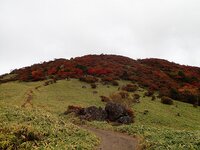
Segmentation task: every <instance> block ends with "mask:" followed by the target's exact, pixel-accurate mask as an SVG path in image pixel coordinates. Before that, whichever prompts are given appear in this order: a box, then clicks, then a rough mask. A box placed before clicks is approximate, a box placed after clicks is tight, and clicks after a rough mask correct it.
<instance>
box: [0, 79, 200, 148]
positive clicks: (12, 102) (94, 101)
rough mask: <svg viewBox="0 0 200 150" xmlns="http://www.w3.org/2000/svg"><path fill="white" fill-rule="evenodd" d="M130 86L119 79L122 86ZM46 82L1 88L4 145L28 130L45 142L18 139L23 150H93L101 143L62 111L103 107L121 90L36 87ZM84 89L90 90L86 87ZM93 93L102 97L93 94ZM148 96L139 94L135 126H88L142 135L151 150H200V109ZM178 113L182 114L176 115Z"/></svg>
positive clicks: (73, 83)
mask: <svg viewBox="0 0 200 150" xmlns="http://www.w3.org/2000/svg"><path fill="white" fill-rule="evenodd" d="M126 83H127V82H126V81H120V85H123V84H126ZM42 84H43V82H30V83H24V82H21V83H20V82H10V83H5V84H1V85H0V106H1V109H0V118H1V120H0V145H4V146H6V144H7V145H9V144H10V145H11V146H12V144H13V143H14V142H13V141H15V140H16V139H15V138H16V137H17V135H18V134H16V133H18V132H19V131H21V129H24V128H25V129H26V132H28V133H29V132H31V133H32V132H33V134H34V135H36V137H37V136H38V137H40V138H39V140H38V141H37V142H36V144H35V142H32V141H26V142H23V139H22V140H21V141H17V143H20V144H21V145H20V144H19V145H20V146H21V147H22V148H24V147H26V146H27V147H28V146H29V147H30V146H31V145H34V147H33V148H41V149H42V148H46V147H48V148H49V149H56V148H57V149H67V148H68V149H70V148H71V149H73V148H74V149H78V148H79V149H92V148H93V147H94V146H95V145H97V144H98V142H99V141H98V139H97V137H95V136H94V135H93V134H91V133H88V132H86V131H84V130H82V129H80V128H78V127H77V126H75V125H73V124H72V123H71V121H72V120H73V119H72V117H73V116H70V115H69V116H64V115H62V113H63V112H64V111H65V110H66V109H67V106H68V105H79V106H90V105H96V106H104V105H105V104H104V103H103V102H101V101H100V98H99V96H100V95H105V96H108V95H110V94H111V93H113V92H115V91H117V89H118V87H114V86H110V87H109V88H108V87H107V85H102V84H100V83H99V85H98V88H97V89H91V88H90V85H89V84H86V83H83V82H79V81H78V80H75V79H72V80H70V81H67V80H61V81H58V82H57V83H56V84H52V85H49V86H42V87H41V88H39V90H36V89H35V87H37V86H39V85H42ZM83 85H85V86H86V87H87V88H82V86H83ZM28 90H33V100H32V103H33V107H32V106H31V105H28V104H27V105H26V107H25V108H21V105H22V104H23V103H24V101H25V100H26V97H27V94H26V93H27V91H28ZM93 91H97V92H98V93H97V94H93ZM144 92H145V90H143V89H142V91H138V92H137V93H138V94H140V95H141V103H139V104H135V105H133V106H132V109H133V110H134V111H135V113H136V118H135V123H134V124H132V125H122V126H112V125H111V124H109V123H106V122H97V121H93V122H85V123H86V124H88V125H91V126H95V127H98V128H105V129H110V130H116V131H120V132H126V133H128V134H130V135H133V136H135V135H137V136H139V137H140V138H141V139H142V141H141V142H142V144H143V145H144V146H145V147H146V148H148V149H200V121H199V120H200V108H194V107H192V105H190V104H185V103H181V102H176V101H175V104H174V105H171V106H168V105H164V104H161V103H160V99H156V100H155V101H151V98H149V97H144V98H143V97H142V96H143V94H144ZM145 110H148V111H149V113H148V114H146V115H144V114H143V112H144V111H145ZM178 113H179V114H180V116H177V114H178ZM75 120H76V119H75ZM25 129H24V130H25ZM10 130H13V131H14V132H10ZM39 133H42V135H40V134H39ZM47 133H48V134H47ZM5 135H6V136H5ZM86 137H87V138H86ZM85 138H86V140H85ZM60 139H62V140H60ZM6 142H7V143H6Z"/></svg>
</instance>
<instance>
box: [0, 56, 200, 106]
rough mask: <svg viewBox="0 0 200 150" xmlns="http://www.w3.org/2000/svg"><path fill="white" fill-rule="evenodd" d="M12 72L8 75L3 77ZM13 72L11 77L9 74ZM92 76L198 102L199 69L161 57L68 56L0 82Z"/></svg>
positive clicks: (190, 101)
mask: <svg viewBox="0 0 200 150" xmlns="http://www.w3.org/2000/svg"><path fill="white" fill-rule="evenodd" d="M7 75H11V77H10V78H5V77H6V76H7ZM12 75H13V76H12ZM88 75H89V76H94V77H96V78H98V79H101V80H103V81H105V82H111V81H114V80H129V81H132V82H136V83H138V84H139V85H140V86H142V87H146V88H147V89H148V90H149V91H159V93H160V96H168V97H171V98H173V99H176V100H179V101H183V102H187V103H192V104H196V105H200V100H199V99H200V88H199V87H200V68H199V67H192V66H185V65H179V64H176V63H174V62H169V61H167V60H164V59H157V58H148V59H138V60H134V59H132V58H128V57H124V56H119V55H104V54H101V55H85V56H82V57H75V58H71V59H63V58H60V59H55V60H54V61H49V62H43V63H40V64H34V65H31V66H28V67H24V68H20V69H15V70H13V71H12V72H11V73H10V74H6V75H3V76H1V77H0V83H4V82H8V81H17V80H19V81H25V82H29V81H40V80H46V79H51V78H52V79H55V80H60V79H66V78H78V79H79V78H81V77H85V76H88Z"/></svg>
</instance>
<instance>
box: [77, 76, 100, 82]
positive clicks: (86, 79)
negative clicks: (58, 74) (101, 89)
mask: <svg viewBox="0 0 200 150" xmlns="http://www.w3.org/2000/svg"><path fill="white" fill-rule="evenodd" d="M79 80H80V81H82V82H86V83H95V82H97V81H98V79H97V78H96V77H93V76H83V77H81V78H79Z"/></svg>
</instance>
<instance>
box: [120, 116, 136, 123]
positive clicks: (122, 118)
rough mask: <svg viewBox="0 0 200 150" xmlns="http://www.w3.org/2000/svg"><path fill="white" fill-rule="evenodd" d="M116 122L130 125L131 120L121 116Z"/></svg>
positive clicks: (128, 117)
mask: <svg viewBox="0 0 200 150" xmlns="http://www.w3.org/2000/svg"><path fill="white" fill-rule="evenodd" d="M117 122H118V123H122V124H130V123H133V118H132V117H130V116H122V117H120V118H119V119H117Z"/></svg>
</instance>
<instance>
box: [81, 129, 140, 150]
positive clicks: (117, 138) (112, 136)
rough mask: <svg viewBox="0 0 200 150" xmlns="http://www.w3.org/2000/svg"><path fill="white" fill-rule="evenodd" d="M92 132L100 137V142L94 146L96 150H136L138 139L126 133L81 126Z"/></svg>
mask: <svg viewBox="0 0 200 150" xmlns="http://www.w3.org/2000/svg"><path fill="white" fill-rule="evenodd" d="M82 128H84V129H86V130H89V131H91V132H93V133H94V134H95V135H96V136H97V137H99V138H100V140H101V143H100V145H99V146H98V147H97V148H96V149H97V150H138V149H139V146H138V140H137V139H135V138H133V137H131V136H128V135H126V134H122V133H118V132H113V131H106V130H101V129H94V128H90V127H85V126H84V127H82Z"/></svg>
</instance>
